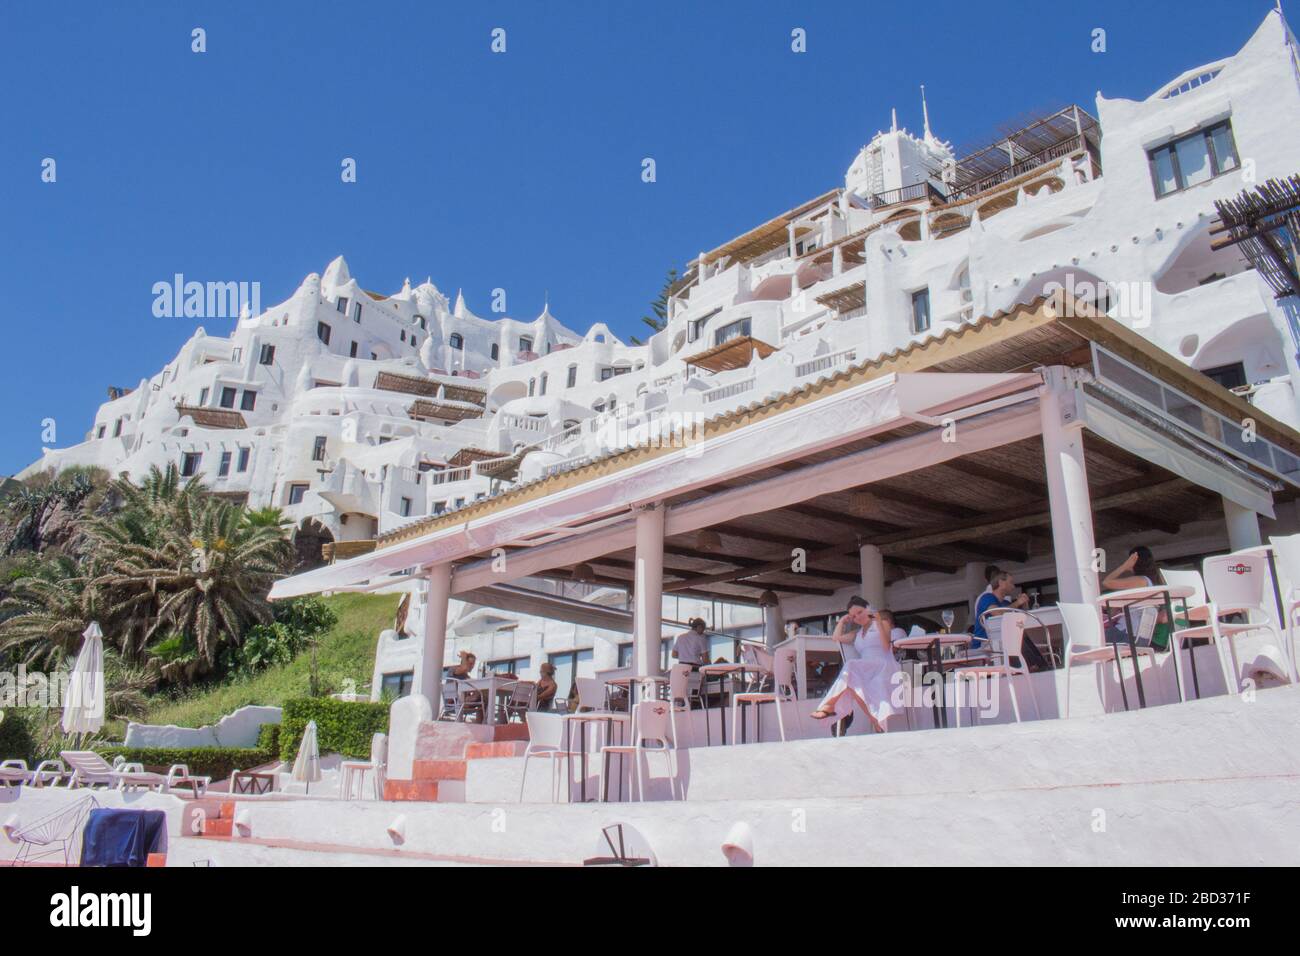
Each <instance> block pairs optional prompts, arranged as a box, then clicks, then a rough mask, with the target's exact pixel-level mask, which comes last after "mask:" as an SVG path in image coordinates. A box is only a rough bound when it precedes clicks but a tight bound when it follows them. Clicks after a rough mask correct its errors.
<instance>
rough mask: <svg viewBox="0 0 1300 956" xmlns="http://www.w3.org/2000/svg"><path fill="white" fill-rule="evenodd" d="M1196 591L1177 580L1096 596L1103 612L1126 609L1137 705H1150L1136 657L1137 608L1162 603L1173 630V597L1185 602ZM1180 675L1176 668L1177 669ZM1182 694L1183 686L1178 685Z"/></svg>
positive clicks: (1117, 659) (1117, 667) (1117, 670)
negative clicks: (1135, 620) (1135, 615)
mask: <svg viewBox="0 0 1300 956" xmlns="http://www.w3.org/2000/svg"><path fill="white" fill-rule="evenodd" d="M1195 593H1196V591H1195V590H1194V589H1193V588H1190V587H1188V586H1187V585H1182V584H1179V585H1175V584H1157V585H1153V586H1152V587H1145V588H1125V589H1124V590H1122V591H1109V592H1107V593H1106V594H1103V595H1102V596H1101V597H1099V598H1097V606H1098V607H1099V608H1100V609H1101V612H1102V613H1103V614H1105V613H1107V611H1108V609H1109V610H1113V609H1114V608H1119V609H1120V610H1122V611H1123V612H1124V624H1125V628H1124V633H1125V636H1126V637H1127V638H1128V640H1127V641H1126V642H1125V643H1127V644H1128V649H1129V656H1130V658H1131V659H1132V660H1133V678H1134V681H1135V682H1136V684H1137V692H1138V706H1139V707H1145V706H1146V705H1147V697H1146V691H1145V690H1144V689H1143V687H1142V668H1141V666H1140V665H1139V663H1138V659H1137V640H1136V638H1135V636H1134V634H1133V616H1132V612H1133V611H1134V610H1135V609H1141V608H1148V607H1161V608H1164V610H1165V615H1166V617H1168V619H1169V630H1170V633H1171V634H1172V633H1173V629H1174V604H1173V601H1174V598H1178V599H1180V600H1182V601H1183V602H1184V604H1185V603H1186V601H1187V599H1188V598H1189V597H1191V596H1192V595H1194V594H1195ZM1112 643H1113V646H1114V648H1115V673H1116V675H1117V676H1118V677H1119V692H1120V695H1121V697H1122V698H1123V700H1124V709H1125V710H1128V692H1127V691H1125V690H1124V677H1123V672H1122V671H1121V670H1120V663H1119V662H1120V657H1119V643H1118V642H1112ZM1175 679H1177V671H1175ZM1179 692H1180V694H1181V688H1179Z"/></svg>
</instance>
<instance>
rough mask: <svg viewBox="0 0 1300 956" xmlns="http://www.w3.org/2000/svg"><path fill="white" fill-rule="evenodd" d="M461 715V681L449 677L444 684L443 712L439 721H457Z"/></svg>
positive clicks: (439, 715) (444, 680)
mask: <svg viewBox="0 0 1300 956" xmlns="http://www.w3.org/2000/svg"><path fill="white" fill-rule="evenodd" d="M459 715H460V681H458V680H457V679H456V678H454V677H447V678H444V679H443V682H442V711H441V712H440V713H439V714H438V719H439V720H456V719H458V717H459Z"/></svg>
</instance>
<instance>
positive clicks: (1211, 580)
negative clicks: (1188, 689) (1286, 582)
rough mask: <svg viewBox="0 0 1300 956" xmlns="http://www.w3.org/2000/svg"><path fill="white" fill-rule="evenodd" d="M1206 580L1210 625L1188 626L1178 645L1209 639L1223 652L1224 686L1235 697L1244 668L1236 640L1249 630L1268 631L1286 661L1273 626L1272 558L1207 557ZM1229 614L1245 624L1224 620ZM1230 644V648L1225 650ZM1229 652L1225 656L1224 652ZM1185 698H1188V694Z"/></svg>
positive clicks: (1176, 638) (1179, 635) (1176, 636)
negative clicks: (1189, 641) (1240, 660)
mask: <svg viewBox="0 0 1300 956" xmlns="http://www.w3.org/2000/svg"><path fill="white" fill-rule="evenodd" d="M1201 571H1202V574H1203V575H1204V578H1205V588H1206V590H1207V591H1208V592H1209V596H1210V603H1209V605H1208V608H1209V623H1208V624H1202V625H1200V626H1199V627H1185V628H1182V629H1180V630H1177V631H1175V632H1174V646H1175V647H1177V646H1180V645H1181V644H1182V642H1183V641H1185V640H1189V639H1193V638H1208V639H1209V640H1210V641H1211V643H1213V644H1214V646H1215V649H1216V650H1217V651H1218V652H1219V663H1220V665H1221V666H1222V667H1223V680H1224V685H1225V686H1226V687H1227V689H1228V693H1230V694H1235V693H1238V692H1239V691H1240V690H1241V687H1242V681H1241V677H1240V675H1241V666H1240V664H1239V663H1238V661H1237V644H1236V638H1237V637H1238V636H1239V635H1241V634H1244V633H1246V632H1248V631H1267V632H1268V633H1269V634H1271V635H1272V636H1273V639H1274V640H1275V641H1277V643H1278V645H1279V647H1280V648H1281V653H1282V657H1283V659H1284V660H1283V664H1284V665H1287V666H1288V667H1289V665H1290V661H1289V660H1286V658H1287V652H1286V644H1285V642H1284V641H1283V640H1282V636H1281V635H1280V634H1278V631H1277V628H1276V627H1274V626H1273V621H1272V615H1271V613H1270V612H1269V609H1268V603H1271V601H1272V595H1271V594H1270V593H1269V591H1270V590H1271V589H1272V582H1273V578H1272V574H1271V573H1270V571H1269V566H1268V558H1267V557H1265V556H1264V555H1262V554H1245V555H1237V554H1221V555H1217V556H1215V557H1213V558H1206V559H1205V561H1204V562H1203V563H1202V564H1201ZM1229 614H1241V615H1244V616H1245V618H1246V620H1245V623H1239V624H1228V623H1226V622H1224V620H1223V618H1224V617H1225V616H1227V615H1229ZM1225 645H1226V648H1225ZM1225 649H1226V651H1227V653H1226V654H1225V653H1224V651H1225ZM1174 666H1175V667H1178V666H1179V665H1178V655H1177V654H1175V655H1174ZM1178 674H1179V677H1178V686H1179V690H1180V691H1181V690H1182V684H1183V680H1182V671H1181V669H1180V670H1179V672H1178ZM1184 699H1185V695H1184Z"/></svg>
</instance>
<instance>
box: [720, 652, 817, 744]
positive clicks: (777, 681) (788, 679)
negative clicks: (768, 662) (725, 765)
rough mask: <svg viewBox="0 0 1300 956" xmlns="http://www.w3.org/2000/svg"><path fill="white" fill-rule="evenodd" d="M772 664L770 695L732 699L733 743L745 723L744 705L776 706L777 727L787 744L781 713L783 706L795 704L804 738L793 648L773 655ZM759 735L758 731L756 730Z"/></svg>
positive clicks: (754, 694) (745, 695)
mask: <svg viewBox="0 0 1300 956" xmlns="http://www.w3.org/2000/svg"><path fill="white" fill-rule="evenodd" d="M773 658H774V660H773V662H772V690H771V691H770V692H769V693H762V692H757V693H750V692H745V693H740V694H733V695H732V697H731V742H732V743H735V742H736V734H737V730H738V729H739V728H740V726H741V724H740V723H739V721H743V720H744V717H743V713H744V712H743V711H742V710H741V709H740V706H741V705H742V704H748V705H751V706H755V707H758V706H761V705H763V704H774V705H776V726H777V729H778V730H779V731H780V733H781V741H782V743H784V742H785V718H784V716H782V713H781V705H782V704H794V705H795V708H794V718H795V726H797V727H798V728H799V736H800V737H802V736H803V718H802V717H801V716H800V715H799V698H798V695H797V694H796V693H795V686H794V684H795V672H794V671H795V668H794V665H795V652H794V649H793V648H787V649H785V650H782V651H779V652H778V653H776V654H774V655H773ZM755 733H756V734H757V730H755Z"/></svg>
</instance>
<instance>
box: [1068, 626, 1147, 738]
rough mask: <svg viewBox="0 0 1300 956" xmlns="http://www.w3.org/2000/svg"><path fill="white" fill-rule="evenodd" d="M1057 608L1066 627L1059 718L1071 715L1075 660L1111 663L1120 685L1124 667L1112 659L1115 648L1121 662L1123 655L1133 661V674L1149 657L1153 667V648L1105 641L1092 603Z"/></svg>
mask: <svg viewBox="0 0 1300 956" xmlns="http://www.w3.org/2000/svg"><path fill="white" fill-rule="evenodd" d="M1057 607H1058V608H1060V610H1061V623H1062V624H1063V625H1064V626H1065V704H1064V706H1063V707H1062V708H1061V716H1062V717H1069V716H1070V675H1071V673H1072V672H1073V670H1074V665H1075V664H1076V663H1079V664H1098V663H1100V664H1105V663H1107V662H1111V663H1114V664H1115V678H1116V679H1117V680H1118V681H1119V682H1120V684H1121V685H1122V684H1123V682H1124V669H1123V668H1122V667H1121V666H1120V663H1119V662H1118V661H1116V659H1115V649H1116V647H1118V648H1119V651H1120V659H1119V660H1120V661H1122V660H1123V659H1124V657H1126V656H1127V657H1128V658H1129V659H1130V660H1132V661H1133V668H1134V672H1135V673H1136V672H1137V670H1138V669H1139V668H1141V667H1142V661H1143V659H1145V658H1150V659H1151V664H1152V666H1153V667H1154V666H1155V656H1156V651H1155V648H1153V647H1138V648H1136V649H1134V648H1130V647H1129V645H1127V644H1118V645H1115V644H1107V643H1106V633H1105V631H1103V630H1102V627H1101V612H1100V611H1099V610H1098V609H1097V608H1095V607H1093V606H1092V605H1091V604H1066V603H1064V602H1062V603H1060V604H1058V605H1057ZM1134 650H1136V654H1137V656H1136V658H1135V657H1134V653H1133V652H1134Z"/></svg>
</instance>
